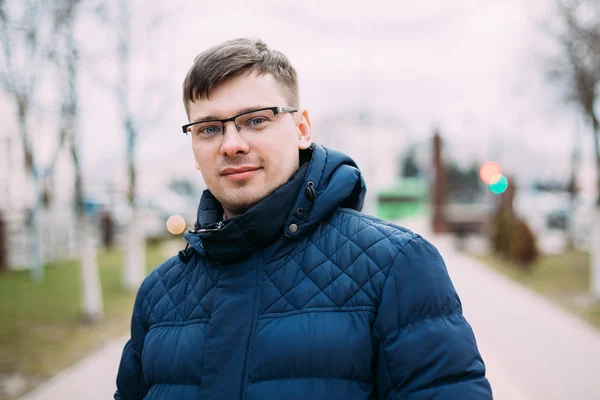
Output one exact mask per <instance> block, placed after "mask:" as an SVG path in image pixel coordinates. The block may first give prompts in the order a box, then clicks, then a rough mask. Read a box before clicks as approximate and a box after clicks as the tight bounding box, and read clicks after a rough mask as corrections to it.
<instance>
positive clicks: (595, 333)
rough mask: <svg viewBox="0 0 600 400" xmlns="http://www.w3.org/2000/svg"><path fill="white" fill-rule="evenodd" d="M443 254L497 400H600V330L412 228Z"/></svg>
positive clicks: (421, 226) (420, 226)
mask: <svg viewBox="0 0 600 400" xmlns="http://www.w3.org/2000/svg"><path fill="white" fill-rule="evenodd" d="M404 225H405V226H407V227H408V228H410V229H413V230H415V231H416V232H419V233H421V234H422V235H423V236H425V237H426V238H428V239H429V240H430V241H431V242H432V243H433V244H434V245H435V246H436V247H437V248H438V249H439V250H440V252H441V254H442V256H443V257H444V259H445V261H446V265H447V267H448V271H449V273H450V276H451V278H452V280H453V282H454V285H455V287H456V290H457V291H458V293H459V295H460V297H461V300H462V303H463V309H464V313H465V316H466V318H467V320H468V321H469V323H470V324H471V325H472V327H473V330H474V331H475V336H476V338H477V341H478V344H479V347H480V350H481V354H482V356H483V359H484V361H485V363H486V366H487V368H488V376H489V379H490V382H491V384H492V388H493V389H494V399H496V400H505V399H506V400H513V399H514V400H517V399H518V400H538V399H544V400H592V399H593V400H597V399H600V330H598V329H596V328H594V327H593V326H591V325H589V324H588V323H586V322H584V321H582V320H581V319H579V318H577V317H575V316H573V315H571V314H570V313H568V312H566V311H564V310H563V309H562V308H559V307H558V306H556V305H554V304H553V303H551V302H550V301H549V300H547V299H546V298H544V297H542V296H541V295H538V294H537V293H534V292H532V291H530V290H529V289H526V288H524V287H522V286H520V285H518V284H516V283H515V282H513V281H511V280H510V279H509V278H507V277H505V276H504V275H501V274H500V273H498V272H496V271H494V270H492V269H491V268H488V267H486V266H485V265H483V264H482V263H481V262H479V261H478V260H475V259H473V258H470V257H468V256H466V255H464V254H461V253H457V252H456V251H455V250H454V249H453V247H452V244H451V241H450V240H449V239H450V238H448V237H435V236H431V235H429V234H428V233H427V232H428V231H429V229H428V228H427V226H426V224H425V222H424V221H422V220H415V221H409V222H407V223H405V224H404Z"/></svg>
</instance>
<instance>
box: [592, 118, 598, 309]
mask: <svg viewBox="0 0 600 400" xmlns="http://www.w3.org/2000/svg"><path fill="white" fill-rule="evenodd" d="M592 125H593V128H594V132H593V134H594V151H595V153H596V154H595V155H596V204H595V207H593V211H592V212H593V213H594V216H593V217H594V218H593V219H592V232H591V234H592V238H591V240H590V243H591V246H590V255H591V266H590V286H591V292H592V296H593V297H594V298H595V299H596V300H598V301H600V123H599V122H598V119H597V118H596V117H595V115H592Z"/></svg>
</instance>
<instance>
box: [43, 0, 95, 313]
mask: <svg viewBox="0 0 600 400" xmlns="http://www.w3.org/2000/svg"><path fill="white" fill-rule="evenodd" d="M81 3H82V1H81V0H62V1H59V2H56V3H55V7H56V8H55V31H56V33H57V34H58V35H57V36H58V38H59V41H60V46H57V47H55V48H56V49H57V50H56V51H57V53H58V54H56V56H55V60H56V61H57V62H56V64H57V66H58V71H59V74H60V76H61V82H62V87H63V92H62V99H63V100H62V107H61V128H60V129H61V133H60V137H61V138H64V137H66V138H68V141H69V153H70V155H71V159H72V162H73V170H74V182H75V185H74V205H75V214H76V216H77V233H78V235H77V237H78V239H79V241H80V242H79V251H80V267H81V286H82V316H83V318H84V319H85V320H88V321H93V320H98V319H100V318H101V317H102V314H103V307H102V290H101V286H100V276H99V272H98V262H97V250H96V246H95V244H94V237H93V226H92V223H91V221H90V219H89V216H88V215H86V211H85V198H84V189H83V188H84V182H83V176H82V172H81V149H80V145H81V139H82V137H81V136H82V135H81V131H80V129H78V126H77V121H78V105H79V96H78V93H77V77H78V67H79V51H78V44H77V43H76V40H75V37H74V29H75V25H76V22H77V19H78V16H79V12H80V10H79V9H80V6H81Z"/></svg>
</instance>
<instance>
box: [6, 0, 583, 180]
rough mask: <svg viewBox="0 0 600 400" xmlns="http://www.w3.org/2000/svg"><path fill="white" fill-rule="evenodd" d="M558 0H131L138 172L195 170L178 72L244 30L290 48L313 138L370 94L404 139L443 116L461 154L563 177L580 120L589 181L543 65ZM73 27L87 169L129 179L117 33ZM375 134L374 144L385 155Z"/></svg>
mask: <svg viewBox="0 0 600 400" xmlns="http://www.w3.org/2000/svg"><path fill="white" fill-rule="evenodd" d="M153 3H155V5H152V4H153ZM552 4H553V1H552V0H527V1H518V0H507V1H496V0H479V1H477V0H462V1H454V2H447V1H443V0H439V1H433V0H426V1H418V2H416V1H405V0H402V1H369V2H364V1H360V2H358V1H341V0H339V1H338V0H319V1H316V0H314V1H304V2H288V1H283V0H279V1H271V0H254V1H252V2H242V1H212V2H211V1H208V2H206V1H203V2H199V1H193V0H187V1H184V0H175V1H173V2H169V4H163V2H158V1H150V2H149V1H134V2H133V8H132V11H133V15H134V20H133V29H134V30H133V46H134V60H133V63H132V73H133V77H132V79H133V82H132V83H133V84H132V107H133V108H134V110H135V114H136V117H137V119H138V120H139V124H140V126H141V130H140V135H141V136H142V139H141V145H140V165H141V166H142V170H141V179H142V182H143V184H144V185H148V184H149V183H150V182H152V181H156V180H158V181H162V180H164V179H167V178H168V177H169V176H173V175H188V176H192V177H195V178H197V179H198V181H199V182H201V181H200V179H201V178H200V176H199V174H197V173H195V170H194V166H193V161H192V157H191V151H190V150H189V147H188V143H187V141H186V139H185V136H183V134H181V130H180V126H181V125H182V124H184V123H185V122H186V116H185V112H184V109H183V106H182V103H181V83H182V81H183V78H184V77H185V74H186V72H187V70H188V69H189V67H190V66H191V63H192V61H193V59H194V57H195V56H196V55H197V54H198V53H199V52H201V51H202V50H204V49H206V48H207V47H210V46H212V45H214V44H217V43H219V42H222V41H224V40H227V39H231V38H236V37H260V38H262V39H263V40H265V41H266V42H267V44H268V45H269V46H271V47H272V48H275V49H278V50H281V51H283V52H284V53H285V54H286V55H288V57H289V58H290V60H291V61H292V63H293V64H294V65H295V66H296V68H297V70H298V73H299V77H300V95H301V101H302V103H303V104H302V105H303V106H304V107H306V108H308V110H309V111H310V113H311V116H312V120H313V124H314V128H315V136H316V141H317V142H319V141H323V142H324V141H325V140H324V139H323V137H324V136H325V135H344V131H345V127H344V126H343V125H339V126H338V125H336V126H331V124H327V123H325V122H324V121H326V120H331V119H332V118H335V117H336V116H340V115H347V114H349V113H352V112H354V111H355V110H357V109H359V108H363V109H364V108H366V109H367V110H368V111H369V112H371V113H373V115H375V116H379V117H386V118H388V119H394V120H396V121H398V122H397V124H398V135H399V140H400V139H401V140H400V141H401V142H402V143H404V142H408V141H419V142H423V141H425V140H427V139H428V138H429V137H430V136H431V132H432V130H433V128H434V127H438V128H439V129H440V131H441V133H442V135H443V136H444V138H445V140H446V143H447V144H448V152H449V153H450V155H451V156H453V157H455V158H457V159H458V160H462V161H465V162H472V161H473V159H475V158H476V159H478V160H485V159H490V158H493V159H495V160H498V161H500V162H501V163H502V164H503V165H504V166H505V169H506V170H507V171H509V172H510V173H512V174H517V175H520V174H522V175H527V176H532V175H538V174H539V175H540V176H543V177H552V176H557V177H564V176H565V175H566V173H567V172H568V162H569V158H570V149H571V144H572V143H573V140H574V138H575V137H577V134H576V131H577V129H580V134H579V136H580V137H581V138H582V144H583V147H584V159H585V160H586V163H587V164H586V166H585V167H584V168H585V171H584V178H585V179H586V181H591V180H592V176H593V174H592V168H591V159H592V140H591V138H592V136H591V134H590V132H589V128H588V127H587V126H585V125H583V123H582V122H581V119H580V118H579V117H578V114H577V113H576V112H575V111H574V108H573V107H572V106H567V105H565V104H564V102H563V101H562V97H561V91H560V90H559V89H557V88H556V87H553V86H552V85H551V84H550V83H549V82H548V81H547V80H545V78H544V69H545V61H544V60H545V57H548V56H549V55H551V52H552V47H551V46H549V45H548V41H547V40H546V39H545V36H544V34H543V33H542V32H541V29H540V25H541V24H542V23H543V21H545V20H547V18H548V15H549V13H550V12H551V9H552ZM151 21H154V23H152V22H151ZM78 38H79V41H80V43H82V44H83V50H82V66H81V69H82V72H81V86H80V90H81V92H80V95H81V98H82V103H81V119H80V127H83V128H84V131H83V132H84V136H83V138H82V146H83V149H84V157H83V160H84V163H85V167H86V169H85V172H86V176H88V177H89V181H92V182H100V181H106V180H112V179H115V178H116V177H121V178H120V179H118V180H119V181H121V182H122V183H124V182H125V178H124V174H123V163H124V161H123V158H124V157H123V155H124V152H125V151H124V146H125V141H124V135H123V133H122V128H121V125H120V123H119V119H118V118H119V113H118V103H117V102H116V101H115V96H114V92H113V91H111V90H110V88H109V86H110V84H111V83H112V82H114V78H115V76H116V75H115V72H116V63H115V57H114V46H115V41H114V37H113V35H112V32H111V30H110V28H107V27H100V26H98V24H97V23H95V22H90V21H88V22H85V23H83V24H81V26H80V29H79V32H78ZM149 82H151V84H149ZM50 86H51V85H50ZM50 86H49V88H48V89H47V90H48V91H49V92H52V89H51V88H50ZM47 98H48V99H52V93H49V94H47ZM0 106H1V107H2V109H1V110H0V116H2V119H3V120H4V119H6V120H7V121H8V119H9V117H10V116H11V115H12V110H11V109H10V105H9V104H8V103H7V102H6V99H3V101H2V102H1V103H0ZM45 118H46V119H47V120H48V121H52V118H51V116H46V117H45ZM3 125H4V131H0V135H4V136H6V134H7V132H6V131H7V128H6V127H9V126H10V125H11V122H10V121H9V122H4V121H3ZM13 126H14V125H13ZM578 127H579V128H578ZM331 131H335V132H331ZM348 131H349V132H352V135H349V137H348V141H351V142H352V143H362V141H365V140H369V138H368V137H361V135H360V130H355V129H348ZM357 132H358V133H357ZM320 139H323V140H320ZM379 145H380V144H377V146H379ZM377 146H375V148H372V147H371V152H370V154H369V156H370V157H373V158H377V157H378V156H380V155H379V154H378V151H377ZM355 148H356V149H359V148H361V146H355ZM356 151H358V150H356ZM350 155H351V156H357V155H355V154H350ZM357 158H360V157H359V156H357Z"/></svg>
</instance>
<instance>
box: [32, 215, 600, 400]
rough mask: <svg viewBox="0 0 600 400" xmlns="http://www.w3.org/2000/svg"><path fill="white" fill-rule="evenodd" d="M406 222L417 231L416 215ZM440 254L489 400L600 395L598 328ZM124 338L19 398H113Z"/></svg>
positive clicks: (581, 399) (444, 247)
mask: <svg viewBox="0 0 600 400" xmlns="http://www.w3.org/2000/svg"><path fill="white" fill-rule="evenodd" d="M404 225H405V226H407V227H409V228H411V229H413V230H415V231H416V232H419V233H422V234H423V236H425V237H430V236H429V235H428V234H427V227H426V225H425V224H424V222H423V221H422V220H415V221H408V222H405V223H404ZM431 241H432V242H433V243H434V244H435V245H436V246H437V247H438V248H439V250H440V252H441V253H442V255H443V256H444V258H445V260H446V264H447V266H448V270H449V271H450V275H451V277H452V279H453V281H454V284H455V286H456V288H457V290H458V292H459V295H460V296H461V299H462V302H463V307H464V312H465V315H466V317H467V319H468V320H469V322H470V323H471V325H472V326H473V329H474V331H475V336H476V337H477V340H478V343H479V347H480V350H481V353H482V355H483V358H484V361H485V362H486V365H487V368H488V377H489V379H490V382H491V383H492V387H493V389H494V399H495V400H539V399H544V400H598V399H600V331H599V330H597V329H594V328H593V327H591V326H590V325H588V324H586V323H584V322H582V321H581V320H579V319H578V318H575V317H573V316H572V315H571V314H568V313H566V312H565V311H563V310H562V309H560V308H558V307H556V306H555V305H553V304H551V303H550V302H548V301H547V300H546V299H544V298H542V297H541V296H539V295H537V294H535V293H532V292H530V291H529V290H527V289H525V288H523V287H521V286H519V285H517V284H515V283H513V282H512V281H510V280H509V279H507V278H505V277H504V276H502V275H500V274H498V273H497V272H495V271H493V270H490V269H489V268H487V267H485V266H484V265H482V264H481V263H480V262H478V261H477V260H474V259H472V258H469V257H467V256H465V255H463V254H460V253H457V252H456V251H454V249H453V248H452V246H451V243H450V241H449V240H448V238H444V237H431ZM125 340H126V338H121V339H119V340H116V341H115V342H113V343H111V344H109V345H108V346H106V347H104V348H102V349H100V350H98V351H97V352H96V353H94V354H92V355H90V356H89V357H88V358H86V359H84V360H83V361H81V362H80V363H78V364H76V365H75V366H73V367H72V368H71V369H69V370H67V371H65V372H63V373H62V374H60V375H59V376H57V377H55V378H54V379H52V380H51V381H49V382H47V383H46V384H44V385H43V386H41V387H39V388H38V389H37V390H36V391H35V392H34V393H31V394H30V395H29V396H26V397H24V398H23V399H26V400H53V399H86V400H100V399H102V400H105V399H110V398H112V394H113V393H114V390H115V375H116V371H117V366H118V362H119V359H120V356H121V351H122V347H123V345H124V343H125Z"/></svg>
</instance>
